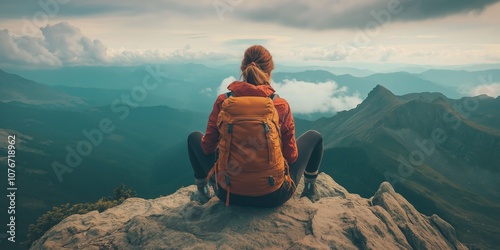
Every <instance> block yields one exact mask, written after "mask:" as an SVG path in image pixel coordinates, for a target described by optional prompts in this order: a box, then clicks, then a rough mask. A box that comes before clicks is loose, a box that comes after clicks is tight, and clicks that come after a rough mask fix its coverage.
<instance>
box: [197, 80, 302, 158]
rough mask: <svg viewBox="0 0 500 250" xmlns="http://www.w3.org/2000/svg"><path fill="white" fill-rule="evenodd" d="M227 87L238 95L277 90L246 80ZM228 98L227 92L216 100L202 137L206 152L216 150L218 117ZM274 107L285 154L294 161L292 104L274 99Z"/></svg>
mask: <svg viewBox="0 0 500 250" xmlns="http://www.w3.org/2000/svg"><path fill="white" fill-rule="evenodd" d="M227 89H229V90H231V91H233V92H234V94H235V95H236V96H270V95H271V94H273V93H274V92H275V91H274V89H273V87H271V86H270V85H259V86H255V85H253V84H250V83H246V82H239V81H235V82H233V83H231V84H230V85H229V86H228V87H227ZM225 99H226V96H225V94H220V95H219V96H218V97H217V100H215V103H214V107H213V109H212V113H211V114H210V117H209V118H208V124H207V131H206V133H205V135H204V136H203V138H202V139H201V147H202V149H203V152H204V153H205V154H211V153H214V152H215V149H216V148H217V144H218V143H219V130H218V128H217V124H216V123H217V117H218V116H219V112H220V110H221V108H222V102H223V101H224V100H225ZM274 107H276V110H277V111H278V114H279V120H280V128H281V140H282V145H283V156H284V157H285V159H286V161H287V162H288V163H290V164H291V163H294V162H295V161H296V160H297V156H298V150H297V143H296V142H295V124H294V122H293V116H292V112H291V110H290V105H289V104H288V102H287V101H286V100H285V99H283V98H280V97H278V98H276V99H275V100H274Z"/></svg>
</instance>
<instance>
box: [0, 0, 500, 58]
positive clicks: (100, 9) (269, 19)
mask: <svg viewBox="0 0 500 250" xmlns="http://www.w3.org/2000/svg"><path fill="white" fill-rule="evenodd" d="M499 2H500V0H331V1H326V0H321V1H306V0H296V1H284V0H274V1H262V0H253V1H248V0H197V1H187V0H186V1H173V0H162V1H160V0H150V1H132V0H122V1H110V0H40V1H19V0H2V2H1V3H0V67H35V68H37V67H60V66H68V65H126V64H140V63H144V62H163V61H166V60H169V61H202V62H214V63H215V62H217V63H223V62H231V61H238V60H240V57H241V55H242V53H243V50H244V49H245V48H246V47H248V46H249V45H252V44H262V45H264V46H266V47H267V48H268V49H269V50H270V51H271V53H272V54H273V56H274V58H275V60H276V61H277V62H278V63H281V64H290V65H305V64H309V65H349V64H351V63H354V64H355V63H392V64H422V65H428V64H432V65H456V64H479V63H498V62H500V32H498V27H500V18H499V17H498V14H499V13H500V3H499Z"/></svg>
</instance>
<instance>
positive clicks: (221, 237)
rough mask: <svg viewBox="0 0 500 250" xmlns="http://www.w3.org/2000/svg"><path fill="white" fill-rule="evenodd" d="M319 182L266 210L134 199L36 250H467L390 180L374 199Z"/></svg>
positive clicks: (58, 229)
mask: <svg viewBox="0 0 500 250" xmlns="http://www.w3.org/2000/svg"><path fill="white" fill-rule="evenodd" d="M317 183H318V185H317V187H318V192H319V194H320V197H321V199H319V200H318V201H317V202H315V203H313V202H311V201H310V200H309V199H307V198H298V197H299V194H297V196H296V197H294V198H293V199H291V200H290V201H288V202H287V203H285V204H284V205H282V206H280V207H277V208H266V209H263V208H251V207H238V206H229V207H226V206H225V205H224V204H223V203H222V202H220V201H219V200H218V199H217V198H212V199H211V200H210V201H208V202H207V203H204V204H202V203H201V202H200V200H199V197H198V195H197V193H196V187H195V186H189V187H185V188H181V189H179V190H178V191H177V192H176V193H174V194H172V195H169V196H166V197H161V198H157V199H154V200H145V199H140V198H131V199H127V200H126V201H125V202H124V203H123V204H121V205H119V206H117V207H114V208H111V209H108V210H106V211H104V212H102V213H99V212H97V211H93V212H90V213H87V214H84V215H72V216H70V217H68V218H66V219H64V220H63V221H62V222H61V223H59V224H58V225H56V226H54V227H53V228H52V229H50V230H49V231H47V232H46V233H45V235H44V236H43V237H42V238H40V239H39V240H37V241H36V242H35V243H34V244H33V245H32V247H31V249H269V248H273V249H467V248H466V247H465V246H464V245H463V244H462V243H460V242H459V241H458V240H457V238H456V236H455V230H454V228H453V227H452V226H451V225H450V224H448V223H447V222H446V221H444V220H442V219H441V218H440V217H438V216H437V215H432V216H430V217H429V216H426V215H423V214H420V213H419V212H418V211H417V210H416V209H415V208H414V207H413V206H412V205H411V204H410V203H409V202H408V201H407V200H406V199H404V197H402V196H401V195H399V194H398V193H396V192H395V191H394V189H393V188H392V186H391V185H390V184H389V183H387V182H384V183H382V185H380V188H379V189H378V191H377V192H376V193H375V195H374V196H373V197H372V198H370V199H365V198H362V197H360V196H359V195H356V194H350V193H349V192H347V191H346V190H345V189H344V188H343V187H342V186H340V185H339V184H337V183H336V182H335V181H334V180H333V179H332V178H331V177H330V176H328V175H326V174H320V176H319V177H318V181H317ZM301 185H302V184H301ZM298 190H302V188H301V187H300V186H299V188H298Z"/></svg>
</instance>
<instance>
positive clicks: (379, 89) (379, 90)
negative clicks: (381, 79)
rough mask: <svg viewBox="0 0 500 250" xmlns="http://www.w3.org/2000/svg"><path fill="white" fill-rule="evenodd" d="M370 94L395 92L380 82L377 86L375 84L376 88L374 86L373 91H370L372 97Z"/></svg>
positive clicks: (383, 94) (390, 94)
mask: <svg viewBox="0 0 500 250" xmlns="http://www.w3.org/2000/svg"><path fill="white" fill-rule="evenodd" d="M370 95H372V96H373V95H378V96H380V95H382V96H394V94H393V93H392V92H391V91H390V90H388V89H387V88H385V87H384V86H382V85H380V84H377V86H375V88H373V89H372V91H370V93H368V97H370Z"/></svg>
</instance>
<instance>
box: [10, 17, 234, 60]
mask: <svg viewBox="0 0 500 250" xmlns="http://www.w3.org/2000/svg"><path fill="white" fill-rule="evenodd" d="M40 31H41V34H40V36H39V37H34V36H16V35H13V34H11V33H10V32H9V30H7V29H4V30H0V62H1V63H0V66H5V65H10V66H16V67H19V66H35V67H58V66H72V65H128V64H142V63H157V62H165V61H167V60H168V61H190V60H192V61H195V60H209V61H210V60H221V59H227V58H231V57H232V56H233V55H230V54H229V53H225V52H220V51H212V50H204V51H197V50H193V49H192V48H191V46H190V45H186V46H185V47H184V48H182V49H175V50H172V51H169V52H162V51H159V50H135V51H131V50H123V49H118V50H117V49H108V47H107V46H106V45H104V44H103V43H102V42H101V41H100V40H98V39H94V40H92V39H91V38H89V37H87V36H85V35H84V34H83V33H82V32H81V30H80V29H79V28H77V27H75V26H72V25H70V24H69V23H67V22H61V23H58V24H55V25H47V26H45V27H42V28H40Z"/></svg>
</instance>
